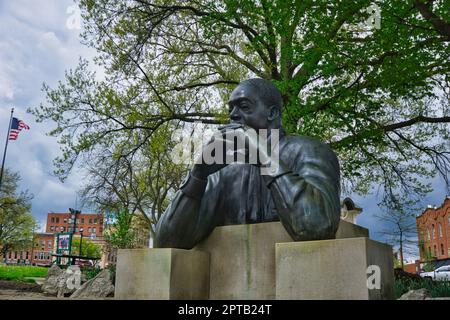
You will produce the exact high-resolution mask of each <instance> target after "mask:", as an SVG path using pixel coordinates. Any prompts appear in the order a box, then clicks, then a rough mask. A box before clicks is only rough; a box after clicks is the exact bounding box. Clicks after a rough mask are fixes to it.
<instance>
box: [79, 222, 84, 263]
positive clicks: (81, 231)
mask: <svg viewBox="0 0 450 320" xmlns="http://www.w3.org/2000/svg"><path fill="white" fill-rule="evenodd" d="M80 236H81V238H80V251H79V254H80V256H81V255H82V254H81V252H82V251H81V248H82V244H83V228H80Z"/></svg>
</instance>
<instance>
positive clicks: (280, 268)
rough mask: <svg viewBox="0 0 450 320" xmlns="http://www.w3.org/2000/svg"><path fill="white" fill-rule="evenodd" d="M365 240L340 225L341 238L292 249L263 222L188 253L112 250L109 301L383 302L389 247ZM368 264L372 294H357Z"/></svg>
mask: <svg viewBox="0 0 450 320" xmlns="http://www.w3.org/2000/svg"><path fill="white" fill-rule="evenodd" d="M368 236H369V233H368V230H367V229H365V228H362V227H360V226H356V225H354V224H351V223H349V222H346V221H342V220H341V222H340V226H339V229H338V231H337V234H336V237H337V238H341V239H338V240H324V241H310V242H293V241H292V239H291V237H290V236H289V235H288V233H287V232H286V230H285V229H284V227H283V225H282V224H281V223H280V222H269V223H259V224H248V225H233V226H222V227H217V228H215V229H214V231H213V232H212V233H211V235H210V236H209V237H208V238H207V239H205V240H204V241H202V242H201V243H199V244H198V245H197V246H196V247H195V248H193V249H192V250H181V249H127V250H119V251H118V259H117V272H116V288H115V297H116V299H186V300H187V299H229V300H236V299H249V300H256V299H257V300H264V299H275V298H278V299H303V298H306V299H311V298H317V299H319V298H324V299H327V298H328V299H331V298H335V299H338V298H342V299H355V298H356V299H369V298H370V299H372V298H385V297H389V294H390V292H391V291H390V290H391V289H393V279H392V281H391V275H390V274H388V272H387V270H391V271H392V254H391V251H390V247H389V246H384V245H381V244H379V243H377V242H374V241H370V240H368V239H367V237H368ZM355 237H363V238H355ZM342 238H345V239H342ZM352 238H354V239H352ZM371 264H379V265H380V266H381V270H382V280H381V285H382V288H381V289H380V290H379V291H378V293H377V292H376V291H372V292H369V291H367V290H366V291H364V289H363V288H362V285H361V284H362V282H363V281H366V280H367V275H366V269H367V266H368V265H371ZM385 271H386V272H385ZM392 275H393V274H392ZM308 279H313V280H310V281H308ZM324 279H325V280H324ZM332 279H337V280H335V281H334V282H333V281H331V280H332ZM388 286H391V287H388ZM330 290H331V291H330ZM311 292H312V293H314V294H312V293H311ZM331 292H332V293H331ZM377 294H378V295H377Z"/></svg>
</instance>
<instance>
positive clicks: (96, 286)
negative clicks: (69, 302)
mask: <svg viewBox="0 0 450 320" xmlns="http://www.w3.org/2000/svg"><path fill="white" fill-rule="evenodd" d="M112 294H114V284H113V283H112V274H111V272H110V271H109V270H108V269H104V270H102V271H101V272H100V273H99V274H97V275H96V276H95V277H94V278H92V279H90V280H89V281H87V282H85V283H84V284H83V285H82V286H81V287H80V288H79V289H77V290H76V291H75V292H74V293H73V294H72V295H71V296H70V298H78V299H81V298H87V299H88V298H103V297H108V296H110V295H112Z"/></svg>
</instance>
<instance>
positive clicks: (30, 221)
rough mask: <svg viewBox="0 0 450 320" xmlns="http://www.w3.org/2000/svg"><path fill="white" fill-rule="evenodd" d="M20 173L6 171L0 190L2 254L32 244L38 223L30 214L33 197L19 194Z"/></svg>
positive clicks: (0, 242)
mask: <svg viewBox="0 0 450 320" xmlns="http://www.w3.org/2000/svg"><path fill="white" fill-rule="evenodd" d="M19 180H20V176H19V174H18V173H12V172H10V171H9V170H8V169H5V171H4V175H3V181H2V186H1V190H0V254H1V255H3V256H4V257H5V255H6V253H7V252H8V251H10V250H14V249H23V248H27V247H28V246H29V245H30V243H31V242H32V238H33V230H34V229H35V228H36V222H35V220H34V218H33V216H32V215H31V214H30V213H29V212H30V209H31V204H30V200H31V199H32V195H30V194H29V193H28V192H27V191H22V192H20V193H19V192H18V191H17V186H18V183H19Z"/></svg>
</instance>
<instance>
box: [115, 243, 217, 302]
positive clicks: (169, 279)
mask: <svg viewBox="0 0 450 320" xmlns="http://www.w3.org/2000/svg"><path fill="white" fill-rule="evenodd" d="M115 298H116V299H136V300H138V299H152V300H161V299H163V300H168V299H175V300H190V299H202V300H205V299H208V298H209V254H208V253H206V252H202V251H193V250H182V249H121V250H118V253H117V267H116V284H115Z"/></svg>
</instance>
